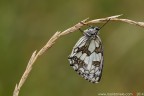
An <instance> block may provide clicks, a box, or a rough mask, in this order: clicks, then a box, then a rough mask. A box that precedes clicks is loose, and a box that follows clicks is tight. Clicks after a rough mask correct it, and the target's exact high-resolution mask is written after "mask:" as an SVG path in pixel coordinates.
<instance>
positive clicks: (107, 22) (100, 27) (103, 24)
mask: <svg viewBox="0 0 144 96" xmlns="http://www.w3.org/2000/svg"><path fill="white" fill-rule="evenodd" d="M109 21H110V19H108V20H107V21H106V23H104V24H103V25H102V26H101V27H100V28H99V30H100V29H101V28H102V27H104V26H105V25H106V24H107V23H108V22H109Z"/></svg>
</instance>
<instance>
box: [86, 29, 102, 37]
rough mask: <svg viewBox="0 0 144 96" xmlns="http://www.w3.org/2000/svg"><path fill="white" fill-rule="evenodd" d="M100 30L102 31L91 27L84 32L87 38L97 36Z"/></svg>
mask: <svg viewBox="0 0 144 96" xmlns="http://www.w3.org/2000/svg"><path fill="white" fill-rule="evenodd" d="M99 30H100V28H99V27H89V28H88V29H86V30H84V35H86V36H93V35H97V34H98V31H99Z"/></svg>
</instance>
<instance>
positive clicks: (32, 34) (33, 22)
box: [0, 0, 144, 96]
mask: <svg viewBox="0 0 144 96" xmlns="http://www.w3.org/2000/svg"><path fill="white" fill-rule="evenodd" d="M143 4H144V0H137V1H136V0H59V1H58V0H1V1H0V96H12V93H13V90H14V87H15V84H16V83H18V82H19V79H20V77H21V76H22V74H23V72H24V70H25V68H26V65H27V63H28V60H29V58H30V56H31V54H32V52H33V51H34V50H36V49H37V50H39V49H40V48H41V47H42V46H43V45H44V44H45V43H46V42H47V41H48V40H49V38H50V37H51V36H52V35H53V34H54V33H55V32H56V31H58V30H61V31H63V30H65V29H67V28H69V27H71V26H73V25H74V24H76V23H78V22H79V21H81V20H83V19H85V18H87V17H89V18H90V19H96V18H102V17H107V16H112V15H118V14H124V15H123V16H122V17H121V18H128V19H132V20H136V21H144V11H143V9H144V5H143ZM95 26H100V25H95ZM83 29H84V28H83ZM81 36H82V34H81V33H80V32H79V31H77V32H75V33H72V34H69V35H67V36H64V37H62V38H60V39H59V40H58V41H57V42H56V44H55V45H54V46H53V47H52V48H51V49H50V50H48V51H47V52H46V53H45V54H44V55H43V56H41V57H40V58H39V59H38V60H37V62H36V64H35V66H34V67H33V70H32V72H31V74H30V76H29V77H28V79H27V81H26V83H25V84H24V86H23V87H22V89H21V91H20V95H19V96H88V95H89V96H97V95H98V93H101V92H104V93H106V92H144V71H143V70H144V28H140V27H137V26H134V25H129V24H126V23H122V22H109V23H108V24H107V25H106V26H105V27H104V28H103V29H102V30H101V32H100V37H101V39H102V41H103V45H104V58H105V60H104V70H103V76H102V79H101V82H100V83H98V84H92V83H89V82H88V81H86V80H84V79H83V78H81V77H80V76H79V75H78V74H77V73H76V72H75V71H74V70H73V69H72V68H71V67H70V66H69V62H68V60H67V57H68V55H69V54H70V53H71V50H72V47H73V46H74V44H75V43H76V42H77V40H78V39H79V38H80V37H81Z"/></svg>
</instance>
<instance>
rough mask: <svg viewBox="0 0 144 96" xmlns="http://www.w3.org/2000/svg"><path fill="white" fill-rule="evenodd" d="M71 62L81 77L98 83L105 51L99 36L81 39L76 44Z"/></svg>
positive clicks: (70, 58)
mask: <svg viewBox="0 0 144 96" xmlns="http://www.w3.org/2000/svg"><path fill="white" fill-rule="evenodd" d="M69 61H70V65H71V66H72V67H73V68H74V70H75V71H77V73H78V74H79V75H81V76H82V77H83V78H85V79H86V80H89V81H90V82H93V83H98V82H99V81H100V79H101V75H102V68H103V49H102V44H101V39H100V38H99V36H98V35H97V36H96V37H95V38H92V37H91V38H88V37H86V36H83V37H81V38H80V39H79V41H78V42H77V43H76V44H75V46H74V48H73V50H72V53H71V54H70V56H69Z"/></svg>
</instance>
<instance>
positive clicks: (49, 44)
mask: <svg viewBox="0 0 144 96" xmlns="http://www.w3.org/2000/svg"><path fill="white" fill-rule="evenodd" d="M120 16H121V15H115V16H111V17H106V18H101V19H95V20H91V21H87V20H88V19H85V20H83V21H81V22H80V23H77V24H76V25H74V26H73V27H70V28H68V29H67V30H65V31H63V32H56V33H55V34H54V35H53V36H52V37H51V38H50V40H49V41H48V42H47V43H46V45H45V46H44V47H42V49H40V51H38V52H36V51H34V53H33V54H32V56H31V58H30V60H29V62H28V65H27V67H26V70H25V71H24V73H23V75H22V77H21V79H20V81H19V83H18V84H16V86H15V89H14V92H13V96H18V95H19V92H20V89H21V87H22V86H23V84H24V83H25V81H26V79H27V77H28V75H29V74H30V72H31V70H32V67H33V65H34V63H35V61H36V60H37V58H38V57H39V56H40V55H42V54H44V53H45V52H46V51H47V50H48V49H49V48H51V47H52V45H53V44H54V43H55V42H56V40H57V39H58V38H60V37H61V36H64V35H67V34H69V33H71V32H74V31H76V30H78V29H79V28H81V27H82V26H85V24H96V23H103V22H104V21H107V20H109V19H110V21H121V22H125V23H128V24H133V25H137V26H140V27H144V22H136V21H133V20H129V19H119V18H118V17H120Z"/></svg>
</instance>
